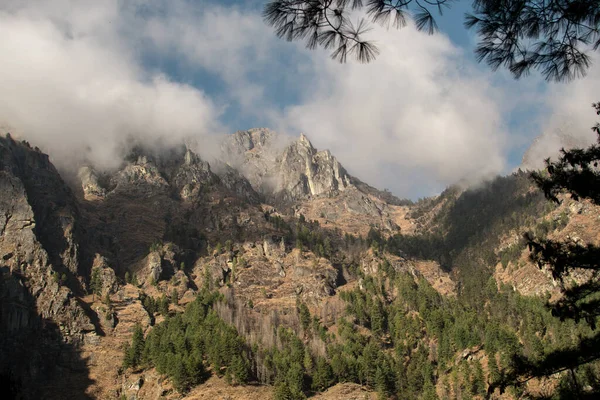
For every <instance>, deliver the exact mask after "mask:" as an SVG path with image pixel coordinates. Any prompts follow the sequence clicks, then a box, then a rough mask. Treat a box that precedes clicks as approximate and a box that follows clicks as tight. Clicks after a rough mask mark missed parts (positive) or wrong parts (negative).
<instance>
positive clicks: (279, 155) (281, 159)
mask: <svg viewBox="0 0 600 400" xmlns="http://www.w3.org/2000/svg"><path fill="white" fill-rule="evenodd" d="M284 140H285V139H284V138H282V137H281V136H279V135H277V134H276V133H275V132H273V131H270V130H268V129H251V130H249V131H240V132H236V133H235V134H233V135H231V136H230V137H229V138H228V139H227V140H226V141H225V142H224V144H223V154H224V155H223V157H224V158H225V159H226V160H228V162H230V163H231V164H232V165H233V166H235V167H237V168H239V169H240V170H241V171H242V173H243V174H244V175H245V176H246V177H247V179H248V181H249V182H250V183H251V184H252V185H253V187H255V188H256V189H257V190H259V191H260V192H262V193H263V194H265V195H267V196H276V197H280V198H284V199H286V200H289V201H295V200H300V199H304V198H307V197H311V196H321V195H325V196H333V195H335V194H337V193H338V192H340V191H343V190H344V189H346V188H347V187H348V186H350V176H349V175H348V174H347V173H346V170H345V169H344V168H343V167H342V165H341V164H340V163H339V162H338V161H337V159H336V158H335V157H333V156H332V155H331V153H330V152H329V151H328V150H324V151H317V150H316V149H315V148H314V147H313V145H312V144H311V143H310V141H309V140H308V138H307V137H306V136H304V135H300V138H299V139H297V140H296V141H293V142H292V143H290V144H288V145H287V146H283V143H285V142H284Z"/></svg>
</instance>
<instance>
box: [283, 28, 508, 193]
mask: <svg viewBox="0 0 600 400" xmlns="http://www.w3.org/2000/svg"><path fill="white" fill-rule="evenodd" d="M373 36H375V37H376V38H377V39H378V40H379V42H378V45H379V47H380V48H381V55H380V56H379V58H378V59H377V60H376V61H375V62H374V63H372V64H369V65H359V64H346V65H339V64H336V63H334V62H331V61H330V60H328V59H327V58H325V57H324V56H320V57H313V68H312V71H311V72H312V73H315V74H317V76H318V77H319V78H318V81H317V82H316V83H315V84H314V85H312V86H311V87H308V88H307V90H306V91H305V93H304V98H303V102H302V103H301V104H300V105H297V106H292V107H289V108H288V109H287V110H286V114H285V116H284V118H283V122H282V125H283V126H285V127H287V129H291V130H301V131H304V132H306V133H307V134H308V135H309V137H311V138H312V140H313V142H314V143H315V145H318V146H322V147H328V148H330V149H331V150H332V152H333V153H334V154H336V155H338V157H339V158H340V159H341V161H342V163H343V164H345V165H347V167H348V168H349V169H350V170H351V171H352V172H354V173H355V174H357V175H358V176H359V177H361V178H364V180H366V181H367V182H371V183H373V184H376V185H378V186H380V187H381V186H386V187H390V188H392V189H396V191H397V192H400V194H403V195H408V194H411V193H406V192H405V190H406V187H407V186H408V187H410V186H411V185H407V182H406V181H407V180H408V181H410V180H411V175H413V176H415V177H416V176H418V177H419V179H420V183H422V184H424V185H429V186H434V187H436V189H439V188H440V186H442V187H443V186H444V185H447V184H451V183H454V182H456V181H457V180H459V179H465V180H471V181H472V180H477V179H480V178H482V177H486V176H489V175H491V174H494V173H498V172H500V171H502V170H503V168H504V167H505V165H504V163H505V160H504V157H505V151H506V149H505V139H506V133H505V132H504V130H503V127H502V124H501V121H500V120H501V107H500V104H499V102H500V99H499V97H498V95H496V94H494V91H497V90H498V89H497V88H495V87H492V86H491V84H490V83H489V81H488V79H487V78H486V76H484V75H483V74H482V73H480V72H478V70H476V69H475V68H472V67H471V66H469V65H463V61H462V60H463V58H462V55H461V52H460V50H459V49H457V48H456V47H454V46H453V45H452V44H451V42H450V41H449V40H448V39H447V38H446V37H445V36H443V35H436V36H428V35H425V34H422V33H419V32H417V31H416V29H414V28H413V27H412V26H409V27H406V28H404V29H402V30H400V31H395V30H390V31H385V30H382V29H378V30H377V31H376V32H375V33H374V34H373ZM413 189H414V188H413ZM402 192H403V193H402Z"/></svg>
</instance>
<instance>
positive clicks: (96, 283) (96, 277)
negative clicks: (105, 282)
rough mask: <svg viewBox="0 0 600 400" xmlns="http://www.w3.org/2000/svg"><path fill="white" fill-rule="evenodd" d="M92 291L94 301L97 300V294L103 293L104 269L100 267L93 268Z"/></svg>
mask: <svg viewBox="0 0 600 400" xmlns="http://www.w3.org/2000/svg"><path fill="white" fill-rule="evenodd" d="M90 291H91V292H92V294H93V299H94V301H96V295H98V296H99V295H100V294H101V293H102V271H100V268H94V269H92V277H91V279H90Z"/></svg>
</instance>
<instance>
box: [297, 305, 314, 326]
mask: <svg viewBox="0 0 600 400" xmlns="http://www.w3.org/2000/svg"><path fill="white" fill-rule="evenodd" d="M298 314H299V316H300V324H301V325H302V329H304V331H305V332H308V330H309V329H310V323H311V319H310V311H309V310H308V307H307V306H306V304H304V303H299V305H298Z"/></svg>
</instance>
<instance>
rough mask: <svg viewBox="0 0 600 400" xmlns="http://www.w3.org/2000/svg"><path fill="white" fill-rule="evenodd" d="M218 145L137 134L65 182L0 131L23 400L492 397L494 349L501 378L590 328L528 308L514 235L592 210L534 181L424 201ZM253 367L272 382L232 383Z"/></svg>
mask: <svg viewBox="0 0 600 400" xmlns="http://www.w3.org/2000/svg"><path fill="white" fill-rule="evenodd" d="M223 154H224V160H226V161H227V162H225V161H216V162H213V163H211V164H209V163H207V162H206V161H204V160H202V159H201V158H200V157H199V156H198V155H197V154H195V153H194V151H193V150H192V149H190V148H188V147H187V146H183V145H182V146H174V147H170V148H160V149H158V148H148V147H145V146H144V145H143V144H140V145H137V146H135V147H133V148H132V149H130V150H129V151H128V153H127V156H126V157H125V159H124V160H123V163H122V165H121V166H120V167H119V168H118V169H116V170H113V171H96V170H95V169H94V167H93V166H91V165H87V166H83V167H82V168H81V169H80V171H79V174H78V175H77V176H78V179H79V182H77V185H76V187H75V188H74V190H73V191H71V190H70V189H69V188H68V187H67V186H66V185H65V184H64V182H63V181H62V179H61V177H60V175H59V174H58V173H57V172H56V170H55V169H54V167H53V166H52V164H51V163H50V161H49V159H48V157H47V156H46V155H44V154H42V153H40V152H39V151H37V150H33V149H31V148H29V147H28V145H26V144H21V143H17V142H14V141H13V140H11V139H9V138H8V139H0V189H2V192H0V257H1V258H0V259H1V260H2V261H0V267H1V268H2V281H1V285H0V301H1V303H0V321H1V322H2V326H1V327H0V330H1V332H2V337H1V338H0V347H1V350H2V355H1V356H0V357H1V358H0V378H2V380H3V381H4V382H7V384H8V385H9V386H11V387H13V388H14V391H20V392H21V393H23V394H24V395H25V397H26V398H36V397H38V394H39V391H40V390H43V391H44V392H46V393H49V396H50V397H52V395H53V394H54V392H55V391H56V392H57V391H58V390H59V389H60V388H61V386H62V387H71V388H72V389H70V390H69V393H70V394H72V395H73V397H78V396H80V397H81V396H89V397H92V398H117V397H120V396H127V397H128V398H138V399H144V398H156V397H165V398H181V397H182V395H183V394H185V393H186V391H187V390H190V392H189V394H188V396H189V398H202V396H204V397H206V396H207V395H209V394H210V395H214V393H216V392H217V391H220V393H223V395H224V396H226V395H229V396H231V397H235V396H249V395H250V394H251V393H256V395H259V394H260V395H263V394H264V395H274V394H275V393H280V394H279V395H281V396H284V395H285V396H287V395H288V394H289V393H288V392H285V390H286V389H285V388H283V386H286V385H287V386H289V387H292V386H293V385H296V387H295V389H294V390H296V392H294V396H298V398H300V397H302V396H303V395H304V394H309V395H315V396H323V398H333V397H335V396H336V395H337V396H340V395H341V396H343V395H344V394H346V395H348V396H355V395H356V396H361V397H362V396H363V395H364V394H368V393H367V392H363V390H362V389H358V388H357V387H356V385H355V384H352V383H350V382H356V383H361V384H362V385H363V386H364V387H366V388H368V391H369V392H370V391H373V390H378V391H380V393H379V395H380V396H389V395H391V394H392V393H396V394H398V393H402V395H403V396H405V398H418V397H419V396H421V394H423V393H425V392H427V393H429V395H431V391H432V390H434V391H435V390H437V392H438V396H439V397H441V398H461V397H462V395H461V393H465V396H466V393H470V394H471V395H476V396H477V395H481V393H482V390H484V389H485V388H486V386H485V382H483V381H482V382H483V383H482V382H480V383H479V384H478V385H475V384H472V381H473V380H474V379H475V378H474V376H475V375H474V373H471V372H469V371H478V368H480V367H481V365H483V366H484V367H483V370H485V371H486V372H485V373H487V371H488V366H490V365H493V363H494V361H492V360H496V358H492V355H494V354H496V353H498V354H502V356H500V355H499V356H498V360H499V362H500V366H499V368H501V369H503V368H504V369H506V368H507V366H506V365H504V364H502V363H503V362H504V361H503V360H504V359H505V358H506V357H509V356H510V355H511V354H512V353H510V352H511V351H513V350H514V349H516V348H519V349H520V348H522V349H523V350H522V351H524V352H525V353H527V352H529V353H531V354H537V353H535V352H536V351H538V350H539V348H540V345H539V344H538V343H537V342H535V341H536V340H541V339H539V338H543V340H544V341H546V342H548V343H550V344H549V345H548V346H549V347H548V348H549V349H552V348H553V347H552V346H556V345H558V344H562V343H558V344H557V343H556V342H557V339H556V338H561V340H563V339H562V338H565V337H566V338H570V337H577V335H578V334H585V332H584V331H577V330H575V328H573V327H571V326H570V325H560V324H558V325H557V324H555V323H553V322H552V321H551V319H549V318H550V317H549V313H548V312H547V310H544V309H543V306H542V305H541V304H542V300H541V299H540V298H524V297H522V296H521V294H520V293H523V294H535V295H545V293H546V291H547V290H550V291H551V292H553V293H554V292H556V289H555V287H554V285H553V282H552V281H551V279H550V278H549V277H548V276H547V275H546V274H545V273H544V271H540V270H539V269H538V268H537V267H535V266H533V265H532V264H531V263H529V262H528V260H527V250H526V248H525V247H524V246H523V243H522V242H521V241H520V240H519V238H520V237H521V235H522V233H523V232H524V231H525V230H536V231H538V232H539V233H543V234H546V235H550V236H551V237H558V238H566V237H567V235H568V236H569V237H571V238H574V240H575V238H576V239H577V240H579V241H581V242H582V243H595V242H597V241H598V240H600V237H599V236H598V235H599V232H600V230H598V229H597V227H598V219H597V218H596V217H597V215H598V211H597V210H596V209H594V208H592V207H590V206H589V205H586V204H580V203H574V202H570V201H565V203H564V204H563V205H561V206H560V207H554V206H552V205H549V204H548V203H547V202H546V201H545V199H544V198H543V196H542V195H541V193H539V192H538V191H536V190H535V189H534V188H533V186H532V184H531V182H530V181H529V179H528V177H527V176H526V174H523V173H517V174H514V175H511V176H508V177H499V178H497V179H495V180H492V181H490V182H487V183H483V184H481V185H480V186H478V187H476V188H468V189H459V188H450V189H448V190H447V191H445V192H444V193H442V194H441V195H440V196H437V197H436V198H432V199H426V200H424V201H421V202H419V203H417V204H412V203H410V202H407V201H402V200H399V199H397V198H395V197H394V196H392V195H391V194H390V193H387V192H385V191H384V192H382V191H379V190H377V189H375V188H372V187H370V186H368V185H367V184H365V183H363V182H361V181H360V180H358V179H357V178H354V177H352V176H351V175H349V174H348V173H347V172H346V171H345V169H344V168H343V167H342V166H341V165H340V163H339V162H338V161H337V160H336V159H335V157H334V156H332V155H331V154H330V153H329V152H328V151H317V150H316V149H315V148H314V147H313V146H312V144H311V143H310V141H309V140H308V139H307V138H306V137H305V136H301V137H300V138H299V139H297V140H295V141H291V142H283V141H282V139H281V138H280V137H279V136H278V135H277V134H275V133H274V132H272V131H269V130H265V129H254V130H250V131H243V132H238V133H236V134H235V135H231V136H230V137H229V138H228V140H227V141H226V142H225V143H224V144H223ZM63 274H64V275H63ZM492 278H495V280H494V279H492ZM500 283H507V284H509V285H510V286H508V285H502V284H500ZM514 289H516V290H514ZM496 305H498V306H496ZM539 320H543V321H545V323H546V324H547V325H548V327H549V328H548V330H540V329H538V325H536V324H537V322H536V321H539ZM501 324H503V325H502V327H500V325H501ZM504 325H506V327H504ZM136 326H137V327H139V331H138V330H137V328H136ZM232 327H234V328H235V329H234V328H232ZM577 329H579V328H577ZM134 331H135V332H138V333H137V334H134ZM140 331H141V336H142V340H146V342H145V343H141V345H140V343H139V340H140V339H139V332H140ZM167 331H168V332H170V333H169V336H168V338H167V337H166V336H161V335H164V332H167ZM497 332H502V335H504V336H502V338H501V339H502V340H500V339H497V338H496V336H497V335H496V334H497ZM136 335H137V336H136ZM494 335H496V336H494ZM498 335H500V334H498ZM134 337H138V339H137V340H138V343H137V345H135V346H132V347H130V348H129V349H131V348H137V349H138V350H139V351H141V350H140V349H143V354H144V355H143V358H144V360H143V362H142V361H140V359H139V358H140V357H142V355H141V354H142V353H139V354H138V355H137V357H138V359H137V361H136V363H133V364H132V362H131V360H130V358H131V357H130V352H131V350H127V347H126V344H127V343H132V344H133V341H134V339H133V338H134ZM144 338H145V339H144ZM484 338H486V339H485V341H484ZM490 338H491V339H490ZM495 338H496V339H497V340H496V339H495ZM536 338H538V339H536ZM495 340H496V341H495ZM546 342H544V343H546ZM490 343H492V345H491V347H490ZM498 343H499V344H498ZM507 343H508V344H509V345H510V346H508V345H507V346H508V347H506V348H505V347H502V346H505V345H506V344H507ZM544 345H545V344H544ZM494 346H495V347H494ZM511 346H512V347H511ZM536 346H537V347H536ZM157 349H158V350H159V351H157ZM232 349H234V350H235V351H232ZM392 349H393V350H392ZM136 351H137V350H136ZM519 351H521V350H519ZM59 354H62V355H63V356H61V357H59V356H58V355H59ZM124 356H126V357H124ZM134 356H135V355H134ZM62 357H64V358H62ZM494 357H495V356H494ZM503 357H504V358H503ZM124 358H126V359H128V360H130V361H129V364H127V365H125V366H124V365H123V364H122V360H123V359H124ZM133 358H134V359H135V357H133ZM16 359H27V360H30V359H31V360H32V361H31V362H30V363H14V360H16ZM55 360H59V362H55ZM56 364H58V365H56ZM465 365H467V367H465ZM174 366H177V368H175V367H174ZM180 366H185V368H184V369H182V368H181V367H180ZM489 368H491V367H489ZM52 370H55V371H56V370H58V372H62V373H61V374H60V375H59V376H57V375H56V374H53V373H52ZM282 371H283V372H282ZM288 371H292V372H293V373H292V372H290V373H288ZM465 371H467V372H465ZM245 374H246V375H245ZM477 374H479V372H477ZM481 374H484V372H481ZM209 376H210V378H209ZM215 376H218V377H221V378H217V377H215ZM240 376H241V377H242V378H243V377H244V376H246V377H247V379H249V380H250V381H251V382H253V384H259V383H260V384H266V385H273V384H275V388H273V387H271V386H268V387H267V388H265V387H262V386H261V387H260V388H258V389H256V390H253V386H243V385H242V386H239V387H233V388H231V387H229V386H228V384H227V381H228V382H230V383H234V384H235V383H240V382H241V381H239V382H238V380H239V379H242V378H240ZM206 379H208V380H207V381H205V380H206ZM444 379H446V382H447V383H444ZM477 379H479V377H478V378H477ZM482 379H483V378H482ZM448 380H451V381H448ZM480 380H481V379H480ZM282 382H283V383H282ZM336 382H338V383H337V386H334V387H333V388H330V389H329V390H327V391H326V390H325V389H327V388H328V387H329V386H331V385H333V384H335V383H336ZM50 383H53V384H52V385H50ZM19 385H20V386H19ZM204 385H206V386H204ZM282 385H283V386H282ZM481 385H483V389H482V386H481ZM17 386H19V387H17ZM552 387H553V386H552ZM471 392H473V393H471ZM281 393H283V394H281ZM286 393H287V394H286ZM496 395H499V394H498V393H496V394H495V395H494V396H496ZM285 396H284V398H285ZM290 396H291V395H290ZM328 396H329V397H328ZM288 397H289V396H288Z"/></svg>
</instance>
